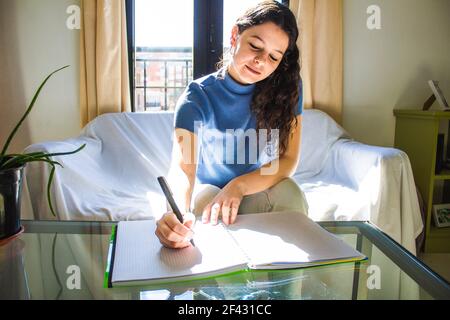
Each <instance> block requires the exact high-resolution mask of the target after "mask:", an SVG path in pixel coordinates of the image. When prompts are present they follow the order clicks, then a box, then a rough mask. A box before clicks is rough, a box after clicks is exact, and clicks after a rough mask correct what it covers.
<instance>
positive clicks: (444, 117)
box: [394, 109, 450, 252]
mask: <svg viewBox="0 0 450 320" xmlns="http://www.w3.org/2000/svg"><path fill="white" fill-rule="evenodd" d="M394 115H395V116H396V125H395V143H394V144H395V148H398V149H400V150H403V151H404V152H406V154H407V155H408V157H409V160H410V161H411V166H412V169H413V172H414V180H415V183H416V185H417V187H418V189H419V191H420V193H421V195H422V197H423V200H424V202H425V207H426V223H425V246H424V250H425V252H450V227H446V228H437V227H436V226H435V224H434V219H433V214H432V210H433V204H438V203H439V202H440V201H437V202H433V199H435V198H436V197H435V188H436V186H437V185H439V184H441V185H442V184H443V183H450V170H446V169H444V170H443V171H441V172H439V173H437V174H436V173H435V167H436V154H437V148H438V146H437V145H438V135H439V128H440V126H442V124H443V123H445V124H446V125H448V123H449V120H450V112H445V111H422V110H417V109H416V110H394ZM444 154H446V152H445V149H444ZM442 190H447V191H448V188H443V189H442ZM443 198H445V197H443ZM447 198H448V197H447Z"/></svg>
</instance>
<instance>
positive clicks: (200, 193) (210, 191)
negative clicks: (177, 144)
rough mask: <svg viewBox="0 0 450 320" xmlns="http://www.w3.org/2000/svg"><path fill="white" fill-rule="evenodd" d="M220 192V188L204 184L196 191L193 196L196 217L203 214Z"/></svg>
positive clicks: (192, 205) (192, 206)
mask: <svg viewBox="0 0 450 320" xmlns="http://www.w3.org/2000/svg"><path fill="white" fill-rule="evenodd" d="M219 192H220V188H219V187H216V186H214V185H210V184H202V185H200V186H197V187H196V188H195V189H194V192H193V194H192V201H191V208H192V212H193V213H194V214H195V215H196V216H200V215H202V213H203V209H204V208H205V207H206V205H207V204H208V203H210V202H211V201H212V200H213V199H214V197H215V196H216V195H217V194H218V193H219Z"/></svg>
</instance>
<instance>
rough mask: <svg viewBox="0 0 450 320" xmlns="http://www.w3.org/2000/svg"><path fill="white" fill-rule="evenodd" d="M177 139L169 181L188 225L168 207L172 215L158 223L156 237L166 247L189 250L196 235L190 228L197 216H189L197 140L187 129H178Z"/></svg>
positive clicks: (175, 140)
mask: <svg viewBox="0 0 450 320" xmlns="http://www.w3.org/2000/svg"><path fill="white" fill-rule="evenodd" d="M174 138H175V139H174V145H173V149H172V162H171V167H170V170H169V176H168V180H169V185H170V186H171V189H172V191H173V193H174V198H175V201H176V202H177V205H178V206H179V209H180V211H181V212H182V213H183V214H184V223H181V222H180V221H179V220H178V219H177V217H176V216H175V214H174V213H173V212H171V210H170V207H169V205H167V206H168V211H169V212H167V213H165V214H164V215H163V216H162V218H161V219H160V220H158V222H157V228H156V231H155V234H156V236H157V237H158V239H159V241H160V242H161V243H162V244H163V245H164V246H166V247H169V248H185V247H188V246H190V245H191V244H190V242H189V240H190V239H191V238H192V236H193V232H192V230H191V229H190V228H191V226H193V224H194V221H195V217H194V216H193V214H192V213H190V214H188V212H189V210H190V202H191V197H192V191H193V189H194V184H195V174H196V164H197V154H196V150H197V148H196V146H197V139H196V136H195V135H194V134H193V133H191V132H190V131H188V130H184V129H175V136H174Z"/></svg>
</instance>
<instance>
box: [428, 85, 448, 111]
mask: <svg viewBox="0 0 450 320" xmlns="http://www.w3.org/2000/svg"><path fill="white" fill-rule="evenodd" d="M428 84H429V85H430V88H431V91H433V95H434V97H435V98H436V100H437V101H438V103H439V106H440V107H441V108H442V110H445V111H449V110H450V106H449V105H448V103H447V100H446V99H445V96H444V93H442V90H441V88H440V87H439V81H436V80H429V81H428Z"/></svg>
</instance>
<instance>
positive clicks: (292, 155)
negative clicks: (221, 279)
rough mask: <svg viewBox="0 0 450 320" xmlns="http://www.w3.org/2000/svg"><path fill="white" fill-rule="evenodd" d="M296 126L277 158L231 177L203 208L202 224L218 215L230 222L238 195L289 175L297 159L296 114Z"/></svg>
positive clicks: (297, 127) (216, 218)
mask: <svg viewBox="0 0 450 320" xmlns="http://www.w3.org/2000/svg"><path fill="white" fill-rule="evenodd" d="M297 121H298V122H297V126H296V127H295V128H294V129H292V131H291V134H290V138H289V144H288V146H287V149H286V152H285V153H284V154H283V156H281V157H280V158H278V159H276V160H274V161H272V162H270V163H268V164H266V165H264V166H262V167H261V168H260V169H258V170H255V171H253V172H250V173H247V174H244V175H242V176H239V177H236V178H235V179H233V180H231V181H230V182H229V183H228V184H227V185H226V186H225V187H224V188H223V189H222V190H221V192H219V194H218V195H217V196H216V197H215V198H214V199H213V200H212V201H211V203H209V204H208V205H207V206H206V207H205V208H204V210H203V215H202V220H203V222H204V223H207V222H209V221H211V222H212V223H213V224H216V223H217V221H218V218H219V216H220V215H222V220H223V221H224V223H225V224H230V223H234V221H235V219H236V216H237V212H238V209H239V205H240V203H241V201H242V198H243V197H244V196H246V195H251V194H254V193H257V192H261V191H263V190H266V189H268V188H270V187H272V186H274V185H275V184H277V183H278V182H280V181H281V180H283V179H285V178H288V177H290V176H291V175H292V174H293V173H294V172H295V169H296V168H297V165H298V161H299V160H300V142H301V131H302V130H301V128H302V117H301V115H298V116H297Z"/></svg>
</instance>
